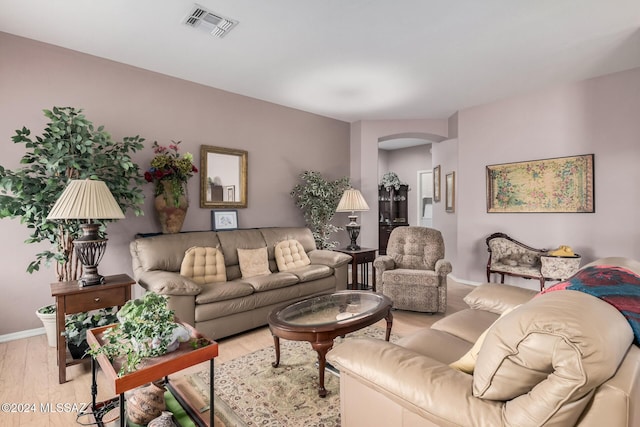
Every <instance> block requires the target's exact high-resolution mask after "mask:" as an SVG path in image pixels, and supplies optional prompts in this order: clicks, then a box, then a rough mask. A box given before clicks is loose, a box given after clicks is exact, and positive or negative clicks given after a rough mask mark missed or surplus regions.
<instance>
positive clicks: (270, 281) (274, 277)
mask: <svg viewBox="0 0 640 427" xmlns="http://www.w3.org/2000/svg"><path fill="white" fill-rule="evenodd" d="M242 281H243V282H244V283H248V284H250V285H251V286H253V289H254V290H255V291H256V292H264V291H269V290H272V289H280V288H286V287H287V286H291V285H295V284H296V283H298V282H299V280H298V277H297V276H296V275H295V274H291V273H288V272H280V273H271V274H266V275H261V276H253V277H249V278H247V279H245V278H243V279H242Z"/></svg>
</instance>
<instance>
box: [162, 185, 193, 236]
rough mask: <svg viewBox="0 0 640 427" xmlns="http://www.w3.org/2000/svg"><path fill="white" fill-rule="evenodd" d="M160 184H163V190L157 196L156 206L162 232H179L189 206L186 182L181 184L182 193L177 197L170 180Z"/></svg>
mask: <svg viewBox="0 0 640 427" xmlns="http://www.w3.org/2000/svg"><path fill="white" fill-rule="evenodd" d="M158 185H160V186H162V192H161V193H160V194H158V195H157V196H156V199H155V208H156V213H157V215H158V221H160V226H161V227H162V232H163V233H164V234H173V233H179V232H180V230H181V229H182V224H183V223H184V219H185V217H186V216H187V209H188V208H189V198H188V197H187V186H186V183H183V184H181V185H182V195H180V196H179V197H178V198H177V199H176V196H175V194H174V192H173V191H172V186H171V183H170V182H168V181H160V182H159V183H158Z"/></svg>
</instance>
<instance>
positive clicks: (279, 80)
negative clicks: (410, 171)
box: [0, 0, 640, 122]
mask: <svg viewBox="0 0 640 427" xmlns="http://www.w3.org/2000/svg"><path fill="white" fill-rule="evenodd" d="M198 3H199V4H200V5H201V6H203V7H204V8H206V9H209V10H211V11H213V12H217V13H219V14H221V15H223V16H225V17H229V18H232V19H235V20H238V21H239V24H238V25H237V26H236V27H235V28H234V29H233V30H232V31H231V32H230V33H229V34H228V35H227V36H226V37H224V38H222V39H220V38H215V37H213V36H210V35H209V34H207V33H204V32H200V31H198V30H194V29H192V28H190V27H187V26H185V25H183V24H182V21H183V19H184V18H185V17H186V15H187V14H188V13H189V12H190V11H191V9H192V8H193V5H194V2H193V1H188V0H0V31H4V32H8V33H11V34H16V35H20V36H24V37H28V38H32V39H35V40H40V41H44V42H47V43H51V44H54V45H58V46H63V47H66V48H69V49H74V50H77V51H80V52H85V53H89V54H92V55H96V56H100V57H103V58H108V59H112V60H114V61H118V62H122V63H125V64H130V65H133V66H136V67H140V68H144V69H147V70H152V71H156V72H159V73H163V74H167V75H170V76H175V77H179V78H182V79H185V80H190V81H193V82H197V83H201V84H203V85H207V86H212V87H216V88H220V89H224V90H227V91H230V92H234V93H238V94H242V95H246V96H250V97H254V98H258V99H263V100H266V101H270V102H274V103H277V104H281V105H285V106H289V107H292V108H297V109H300V110H304V111H309V112H313V113H317V114H320V115H323V116H328V117H333V118H337V119H340V120H344V121H348V122H352V121H356V120H376V119H410V118H434V119H436V118H446V117H448V116H449V115H451V114H452V113H454V112H455V111H457V110H460V109H463V108H466V107H470V106H474V105H479V104H482V103H486V102H490V101H493V100H496V99H500V98H504V97H507V96H511V95H516V94H520V93H525V92H527V91H530V90H535V89H540V88H544V87H547V86H550V85H555V84H560V83H563V82H569V81H575V80H581V79H585V78H589V77H594V76H598V75H602V74H607V73H611V72H615V71H621V70H625V69H629V68H634V67H638V66H640V29H639V28H640V0H455V1H451V0H268V1H262V0H199V1H198ZM0 60H1V59H0Z"/></svg>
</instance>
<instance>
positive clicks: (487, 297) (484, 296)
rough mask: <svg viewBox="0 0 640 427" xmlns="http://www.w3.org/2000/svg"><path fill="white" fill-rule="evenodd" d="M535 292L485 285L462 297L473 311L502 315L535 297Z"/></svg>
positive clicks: (515, 287)
mask: <svg viewBox="0 0 640 427" xmlns="http://www.w3.org/2000/svg"><path fill="white" fill-rule="evenodd" d="M536 293H537V292H536V291H533V290H531V289H525V288H520V287H517V286H511V285H502V284H496V283H485V284H483V285H480V286H477V287H476V288H475V289H474V290H472V291H471V292H469V293H468V294H467V295H466V296H465V297H464V302H466V303H467V305H468V306H469V307H471V308H473V309H476V310H485V311H490V312H491V313H495V314H502V313H503V312H504V311H505V310H507V309H510V308H513V307H515V306H517V305H520V304H524V303H525V302H527V301H529V300H530V299H531V298H533V297H534V296H535V295H536Z"/></svg>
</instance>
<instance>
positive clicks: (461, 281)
mask: <svg viewBox="0 0 640 427" xmlns="http://www.w3.org/2000/svg"><path fill="white" fill-rule="evenodd" d="M449 277H451V279H452V280H454V281H456V282H458V283H460V284H462V285H471V286H480V285H482V284H483V283H485V282H473V281H471V280H465V279H459V278H457V277H456V276H454V275H453V274H451V273H449Z"/></svg>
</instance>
